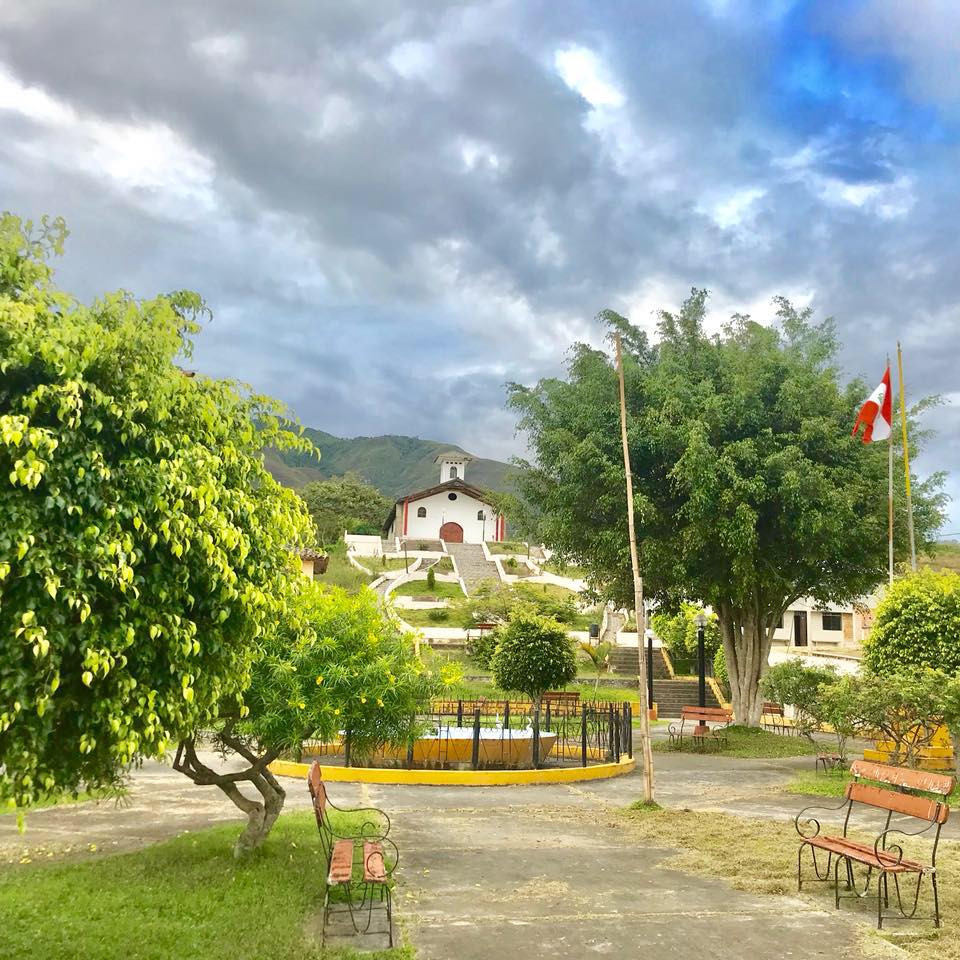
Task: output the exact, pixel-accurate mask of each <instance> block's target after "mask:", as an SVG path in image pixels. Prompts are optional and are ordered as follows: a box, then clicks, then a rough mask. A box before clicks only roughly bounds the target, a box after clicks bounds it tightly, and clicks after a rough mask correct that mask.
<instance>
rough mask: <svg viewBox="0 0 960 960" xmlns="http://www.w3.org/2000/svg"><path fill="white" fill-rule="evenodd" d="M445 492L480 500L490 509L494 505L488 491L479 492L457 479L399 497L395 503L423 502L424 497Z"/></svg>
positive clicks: (477, 489) (478, 489) (476, 488)
mask: <svg viewBox="0 0 960 960" xmlns="http://www.w3.org/2000/svg"><path fill="white" fill-rule="evenodd" d="M447 491H449V492H450V493H465V494H466V495H467V496H468V497H473V498H474V499H475V500H482V501H483V502H484V503H486V504H489V505H490V506H491V507H492V506H493V505H494V504H493V501H492V500H491V499H490V493H489V492H488V491H486V490H481V489H480V487H475V486H473V484H471V483H467V482H466V481H465V480H461V479H460V478H459V477H458V478H457V479H456V480H446V481H445V482H444V483H438V484H436V485H435V486H432V487H427V489H426V490H418V491H417V492H416V493H408V494H407V495H406V496H405V497H400V498H399V499H398V500H397V503H403V501H404V500H423V499H424V498H425V497H432V496H433V495H434V494H435V493H444V492H447Z"/></svg>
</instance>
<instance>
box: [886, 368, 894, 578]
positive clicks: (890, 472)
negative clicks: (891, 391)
mask: <svg viewBox="0 0 960 960" xmlns="http://www.w3.org/2000/svg"><path fill="white" fill-rule="evenodd" d="M889 369H890V355H889V354H887V370H889ZM888 379H889V378H888ZM891 409H892V405H891ZM887 520H888V523H887V531H888V535H887V570H888V573H889V576H890V585H891V586H893V430H892V429H891V430H890V436H889V437H888V438H887Z"/></svg>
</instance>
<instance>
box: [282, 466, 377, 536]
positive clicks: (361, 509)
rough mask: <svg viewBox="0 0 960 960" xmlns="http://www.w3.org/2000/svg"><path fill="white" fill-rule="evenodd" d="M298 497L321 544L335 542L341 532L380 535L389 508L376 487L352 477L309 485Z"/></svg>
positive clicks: (346, 476) (344, 476)
mask: <svg viewBox="0 0 960 960" xmlns="http://www.w3.org/2000/svg"><path fill="white" fill-rule="evenodd" d="M300 495H301V496H302V497H303V499H304V500H305V501H306V504H307V509H308V510H309V511H310V516H311V517H313V522H314V524H315V525H316V528H317V534H318V536H319V537H320V541H321V542H322V543H330V542H331V541H335V540H338V539H339V538H340V537H342V536H343V531H344V530H347V531H348V532H349V533H367V534H371V535H372V534H377V533H379V532H380V528H381V527H382V526H383V521H384V519H385V518H386V516H387V513H388V512H389V510H390V507H391V505H392V504H391V502H390V500H388V499H387V498H386V497H385V496H384V495H383V494H382V493H380V491H379V490H377V488H376V487H374V486H372V485H371V484H369V483H367V482H366V481H365V480H363V479H361V478H360V477H359V476H357V474H355V473H347V474H344V475H343V476H342V477H331V478H330V479H329V480H319V481H314V482H313V483H308V484H307V485H306V486H305V487H304V488H303V489H302V490H301V491H300Z"/></svg>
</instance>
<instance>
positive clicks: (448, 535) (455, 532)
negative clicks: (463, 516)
mask: <svg viewBox="0 0 960 960" xmlns="http://www.w3.org/2000/svg"><path fill="white" fill-rule="evenodd" d="M440 539H441V540H446V541H447V543H463V527H461V526H460V524H459V523H453V522H448V523H445V524H444V525H443V526H442V527H441V528H440Z"/></svg>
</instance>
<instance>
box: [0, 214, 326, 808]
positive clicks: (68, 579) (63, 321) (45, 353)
mask: <svg viewBox="0 0 960 960" xmlns="http://www.w3.org/2000/svg"><path fill="white" fill-rule="evenodd" d="M65 232H66V231H65V228H64V226H63V224H62V222H60V221H54V222H48V221H44V222H43V224H42V225H41V226H40V228H39V229H38V230H33V229H32V227H31V225H30V224H23V223H21V221H20V220H18V219H17V218H16V217H13V216H10V215H4V216H3V218H2V220H0V635H2V636H3V637H4V642H3V644H2V645H0V798H3V799H6V800H7V801H8V802H9V803H13V804H24V803H27V802H30V801H32V800H35V799H37V798H38V797H40V796H42V795H44V794H46V793H50V792H54V791H64V790H73V789H76V788H77V787H78V786H79V785H80V784H81V783H86V784H88V785H103V784H109V783H111V782H114V781H115V780H116V778H117V777H118V776H119V773H120V771H122V770H123V768H124V767H125V766H126V765H127V764H129V763H130V762H131V761H133V760H135V759H136V758H138V757H143V756H158V755H160V754H162V753H163V752H164V751H165V750H166V749H167V748H168V746H169V745H170V744H171V743H175V742H176V741H177V739H178V738H179V737H180V736H181V735H182V734H183V733H185V732H187V731H190V730H195V729H197V728H198V727H200V726H203V725H205V724H207V723H210V722H211V721H212V720H213V719H214V717H215V715H216V713H217V710H218V708H219V706H220V705H221V704H223V703H224V702H231V701H232V702H233V703H234V704H235V705H237V704H239V702H240V700H239V698H240V696H241V692H242V691H243V690H244V688H245V687H246V686H247V683H248V681H249V676H250V667H251V660H252V657H253V655H254V652H255V649H256V643H257V640H258V638H259V637H260V636H261V635H262V634H263V633H264V631H265V629H266V628H267V627H268V626H270V625H271V624H273V623H274V622H276V621H277V620H278V619H279V618H281V617H282V616H283V601H282V599H280V598H282V597H283V595H284V593H285V590H284V585H285V583H286V582H287V580H288V578H289V576H290V575H291V574H292V573H294V572H295V571H296V569H297V567H298V563H297V561H296V558H295V556H294V554H293V553H292V552H291V550H292V548H295V547H296V546H298V545H300V544H303V543H304V542H305V541H306V538H307V537H309V535H310V521H309V517H308V515H307V513H306V511H305V510H304V508H303V506H302V503H301V501H300V500H299V498H298V497H297V496H296V495H295V494H294V493H292V492H291V491H287V490H284V489H282V488H281V487H280V486H279V485H278V484H277V483H276V482H275V481H274V480H273V479H272V478H271V477H270V475H269V474H268V473H267V472H266V471H265V470H264V468H263V463H262V456H261V451H262V449H263V447H264V446H266V445H272V446H275V447H296V446H298V445H299V443H300V441H299V440H298V438H296V437H295V436H294V435H293V434H291V433H289V432H287V431H284V430H283V429H281V427H280V424H279V421H278V414H279V413H280V410H279V408H278V407H277V405H276V404H275V403H274V402H273V401H270V400H269V399H268V398H264V397H259V396H252V395H250V394H248V393H246V392H243V391H241V390H240V389H239V388H238V387H236V386H235V385H233V384H231V383H228V382H225V381H216V380H209V379H207V378H205V377H200V376H197V377H190V376H186V375H184V373H183V372H182V371H181V370H180V369H179V367H178V366H177V361H178V360H179V359H181V358H189V356H190V351H191V340H192V337H193V336H194V335H195V334H196V333H197V332H198V330H199V326H198V322H197V317H198V316H200V315H201V314H202V313H203V312H204V310H205V308H204V305H203V302H202V301H201V299H200V298H199V297H198V296H197V295H196V294H191V293H176V294H170V295H166V296H159V297H155V298H153V299H150V300H137V299H135V298H134V297H133V296H131V295H130V294H128V293H124V292H117V293H110V294H106V295H105V296H103V297H102V298H100V299H98V300H96V301H95V302H94V303H92V304H90V305H84V304H81V303H79V302H78V301H76V300H75V299H74V298H73V297H71V296H70V295H69V294H67V293H65V292H63V291H61V290H59V289H57V288H56V287H55V286H54V284H53V280H52V271H51V268H50V266H49V264H48V262H47V259H48V257H49V255H50V254H51V253H52V252H59V251H60V249H61V247H62V243H63V239H64V236H65ZM258 427H259V429H258Z"/></svg>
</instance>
